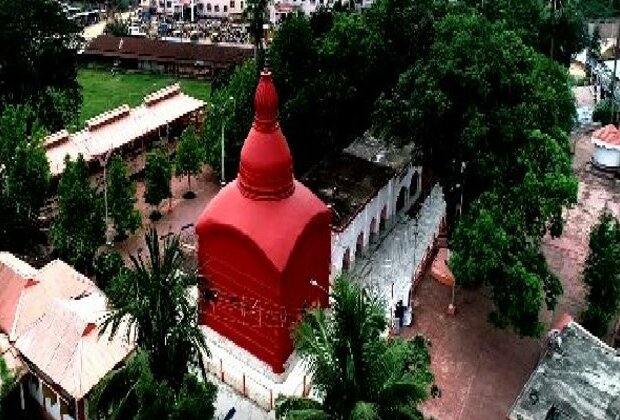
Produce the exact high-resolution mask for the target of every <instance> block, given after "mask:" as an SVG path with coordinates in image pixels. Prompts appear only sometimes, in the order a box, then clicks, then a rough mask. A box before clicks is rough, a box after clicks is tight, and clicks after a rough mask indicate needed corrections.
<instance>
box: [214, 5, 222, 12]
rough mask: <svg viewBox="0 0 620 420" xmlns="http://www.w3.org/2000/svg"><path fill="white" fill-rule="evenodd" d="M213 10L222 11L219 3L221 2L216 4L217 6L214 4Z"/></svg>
mask: <svg viewBox="0 0 620 420" xmlns="http://www.w3.org/2000/svg"><path fill="white" fill-rule="evenodd" d="M213 11H214V12H215V13H219V12H220V5H219V4H216V5H215V6H213Z"/></svg>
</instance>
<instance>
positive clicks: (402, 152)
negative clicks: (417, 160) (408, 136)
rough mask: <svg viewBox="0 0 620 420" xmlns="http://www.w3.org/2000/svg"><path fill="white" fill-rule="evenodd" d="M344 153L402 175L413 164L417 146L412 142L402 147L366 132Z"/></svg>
mask: <svg viewBox="0 0 620 420" xmlns="http://www.w3.org/2000/svg"><path fill="white" fill-rule="evenodd" d="M344 151H345V153H348V154H350V155H353V156H357V157H359V158H362V159H365V160H367V161H369V162H374V163H376V164H378V165H381V166H387V167H390V168H392V169H394V170H395V171H396V172H397V173H400V172H401V171H402V170H403V169H404V168H405V167H406V166H407V165H408V164H409V163H410V162H411V159H412V156H413V153H414V151H415V144H414V143H413V142H410V143H407V144H404V145H402V146H401V145H398V144H397V143H396V142H395V141H388V140H386V139H384V138H379V137H375V136H373V135H372V134H370V133H369V132H366V133H364V134H363V135H362V136H360V137H359V138H358V139H357V140H355V141H354V142H353V143H351V144H350V145H349V146H348V147H347V148H346V149H344Z"/></svg>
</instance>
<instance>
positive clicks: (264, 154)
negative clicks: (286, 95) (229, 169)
mask: <svg viewBox="0 0 620 420" xmlns="http://www.w3.org/2000/svg"><path fill="white" fill-rule="evenodd" d="M237 185H239V189H240V190H241V193H242V194H243V195H244V196H245V197H248V198H251V199H255V200H279V199H282V198H286V197H289V196H290V195H291V194H292V193H293V191H294V190H295V184H294V182H293V158H292V157H291V151H290V150H289V148H288V144H287V143H286V139H285V138H284V134H282V130H281V129H280V124H279V123H278V93H277V92H276V88H275V86H274V84H273V80H272V78H271V73H270V72H269V71H263V72H262V73H261V77H260V80H259V82H258V86H257V88H256V95H255V96H254V123H253V124H252V128H251V129H250V132H249V133H248V137H247V138H246V139H245V143H244V144H243V148H242V149H241V159H240V162H239V177H238V184H237Z"/></svg>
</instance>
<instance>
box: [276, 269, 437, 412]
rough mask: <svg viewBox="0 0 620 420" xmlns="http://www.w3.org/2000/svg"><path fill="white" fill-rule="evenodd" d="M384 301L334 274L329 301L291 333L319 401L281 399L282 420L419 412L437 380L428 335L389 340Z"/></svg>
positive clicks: (277, 409) (278, 405) (278, 407)
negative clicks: (329, 304)
mask: <svg viewBox="0 0 620 420" xmlns="http://www.w3.org/2000/svg"><path fill="white" fill-rule="evenodd" d="M386 328H387V321H386V317H385V312H384V306H383V305H382V304H381V302H380V301H379V300H378V299H376V298H375V297H373V296H370V295H368V294H367V293H366V292H365V291H364V290H362V289H361V288H360V287H359V286H358V285H357V284H356V283H355V282H354V281H352V280H350V279H348V278H346V277H341V278H339V279H337V280H336V281H335V284H334V288H333V294H332V308H331V310H329V311H323V310H313V311H311V312H309V313H308V314H307V315H306V316H305V318H304V320H303V322H302V323H301V324H300V325H299V326H298V328H297V329H296V331H295V333H294V338H295V348H296V350H297V352H298V354H299V355H300V356H301V358H302V359H304V360H305V361H306V362H307V363H308V366H309V370H310V373H311V374H312V376H313V384H314V387H315V389H316V391H317V394H318V395H319V397H320V398H319V399H321V400H322V402H321V403H319V402H316V401H314V400H309V399H300V398H285V399H280V400H279V401H278V404H277V408H276V416H277V417H278V418H280V419H284V418H286V419H289V420H291V419H306V420H307V419H334V420H336V419H337V420H341V419H342V420H345V419H347V420H348V419H421V418H422V415H421V414H420V412H419V411H418V409H417V404H418V403H420V402H421V401H423V400H424V399H425V398H426V397H427V390H428V386H429V385H430V383H431V382H432V380H433V375H432V374H431V373H430V371H429V368H428V366H429V362H430V358H429V355H428V351H427V348H426V340H425V339H424V338H423V337H421V336H419V337H416V338H415V339H414V340H412V341H406V340H403V339H400V338H398V339H386V338H383V337H382V333H383V332H384V331H385V330H386Z"/></svg>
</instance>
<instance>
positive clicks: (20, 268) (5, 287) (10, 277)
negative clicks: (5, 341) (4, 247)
mask: <svg viewBox="0 0 620 420" xmlns="http://www.w3.org/2000/svg"><path fill="white" fill-rule="evenodd" d="M36 272H37V271H36V270H35V269H34V268H32V267H31V266H30V265H28V264H26V263H25V262H23V261H21V260H19V259H17V258H16V257H15V256H13V255H12V254H10V253H8V252H0V330H1V331H2V332H3V333H5V334H7V335H12V334H13V333H14V329H15V326H16V313H17V311H18V308H19V301H20V298H21V296H22V292H23V290H24V289H25V288H26V287H27V285H28V279H29V278H32V277H34V276H35V275H36Z"/></svg>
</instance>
